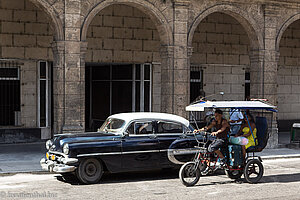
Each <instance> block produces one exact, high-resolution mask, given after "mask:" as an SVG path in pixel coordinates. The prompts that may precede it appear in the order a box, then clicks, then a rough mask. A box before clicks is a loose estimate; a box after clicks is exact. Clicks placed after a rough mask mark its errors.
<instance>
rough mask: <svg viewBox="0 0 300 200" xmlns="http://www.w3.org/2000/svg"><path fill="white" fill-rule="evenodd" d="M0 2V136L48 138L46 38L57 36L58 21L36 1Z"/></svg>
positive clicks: (49, 56)
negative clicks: (4, 131) (1, 132)
mask: <svg viewBox="0 0 300 200" xmlns="http://www.w3.org/2000/svg"><path fill="white" fill-rule="evenodd" d="M0 6H1V12H3V13H5V14H4V15H1V18H0V23H1V34H0V35H1V36H0V38H1V40H0V47H1V51H0V52H1V61H0V70H1V73H0V74H1V77H0V113H1V114H0V126H1V127H6V129H7V131H6V133H5V134H1V136H0V140H2V139H3V141H1V142H5V143H10V142H19V141H21V142H27V141H36V140H39V139H46V138H50V137H51V125H52V121H53V120H52V115H51V102H52V98H51V95H52V94H51V91H52V87H51V86H52V81H51V78H52V77H51V72H52V70H51V65H52V62H53V53H52V47H51V43H52V42H53V38H56V39H62V38H61V36H62V34H61V33H62V32H63V31H62V26H61V23H59V20H58V19H56V20H54V18H53V17H54V15H53V16H50V13H51V7H47V9H48V11H47V12H45V10H44V9H40V7H42V8H44V7H43V6H45V5H44V4H43V5H42V4H41V3H40V2H39V1H30V0H3V1H1V5H0ZM52 11H53V10H52ZM10 130H11V131H10ZM1 142H0V143H1Z"/></svg>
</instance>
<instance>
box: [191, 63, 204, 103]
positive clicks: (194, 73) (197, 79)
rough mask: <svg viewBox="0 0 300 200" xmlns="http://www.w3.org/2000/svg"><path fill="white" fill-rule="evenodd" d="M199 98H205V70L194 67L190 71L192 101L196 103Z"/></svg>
mask: <svg viewBox="0 0 300 200" xmlns="http://www.w3.org/2000/svg"><path fill="white" fill-rule="evenodd" d="M199 96H204V91H203V69H202V67H201V66H197V65H192V66H191V70H190V101H191V102H194V101H195V100H196V99H197V98H198V97H199Z"/></svg>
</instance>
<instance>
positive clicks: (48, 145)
mask: <svg viewBox="0 0 300 200" xmlns="http://www.w3.org/2000/svg"><path fill="white" fill-rule="evenodd" d="M52 145H53V142H52V140H47V142H46V149H47V150H49V149H50V148H51V146H52Z"/></svg>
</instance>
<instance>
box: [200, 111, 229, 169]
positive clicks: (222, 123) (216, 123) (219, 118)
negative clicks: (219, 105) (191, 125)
mask: <svg viewBox="0 0 300 200" xmlns="http://www.w3.org/2000/svg"><path fill="white" fill-rule="evenodd" d="M213 127H215V128H216V131H215V132H212V133H211V135H213V136H216V137H217V138H216V139H214V140H213V141H212V143H211V144H210V145H209V146H208V151H209V152H211V153H212V152H215V153H217V154H218V156H219V158H220V164H221V165H224V164H225V163H226V162H225V157H224V155H223V154H222V152H221V151H220V148H221V147H225V146H227V135H228V132H229V130H230V125H229V124H228V121H227V120H226V119H224V118H223V112H222V110H220V109H217V110H216V111H215V119H214V120H213V121H212V123H211V124H209V125H208V126H205V127H203V128H201V129H199V130H195V132H199V131H207V130H210V129H211V128H213Z"/></svg>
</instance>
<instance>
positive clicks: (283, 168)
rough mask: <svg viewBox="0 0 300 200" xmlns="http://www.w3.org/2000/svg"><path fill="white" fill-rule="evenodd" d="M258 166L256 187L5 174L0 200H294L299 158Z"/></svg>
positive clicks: (164, 178) (138, 177)
mask: <svg viewBox="0 0 300 200" xmlns="http://www.w3.org/2000/svg"><path fill="white" fill-rule="evenodd" d="M263 164H264V167H265V175H264V177H263V179H262V180H261V183H259V184H248V183H243V182H242V181H240V182H234V181H232V180H230V179H229V178H227V177H226V176H225V175H223V174H220V175H217V176H216V175H215V176H206V177H201V179H200V181H199V183H198V184H197V185H196V186H194V187H190V188H187V187H185V186H183V185H182V184H181V183H180V181H179V179H178V178H177V176H178V175H177V172H176V171H158V172H148V173H123V174H113V175H112V174H106V175H104V177H103V180H102V182H101V183H99V184H94V185H81V184H79V183H78V182H77V181H76V180H74V179H71V180H69V181H68V182H66V181H64V180H63V179H62V177H61V176H60V175H56V174H16V175H4V176H0V195H1V196H0V199H30V198H35V199H51V198H52V199H79V198H84V199H172V200H173V199H232V200H234V199H285V200H288V199H299V191H300V167H299V166H300V159H278V160H267V161H264V162H263ZM26 197H28V198H26ZM37 197H39V198H37ZM42 197H44V198H42Z"/></svg>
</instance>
